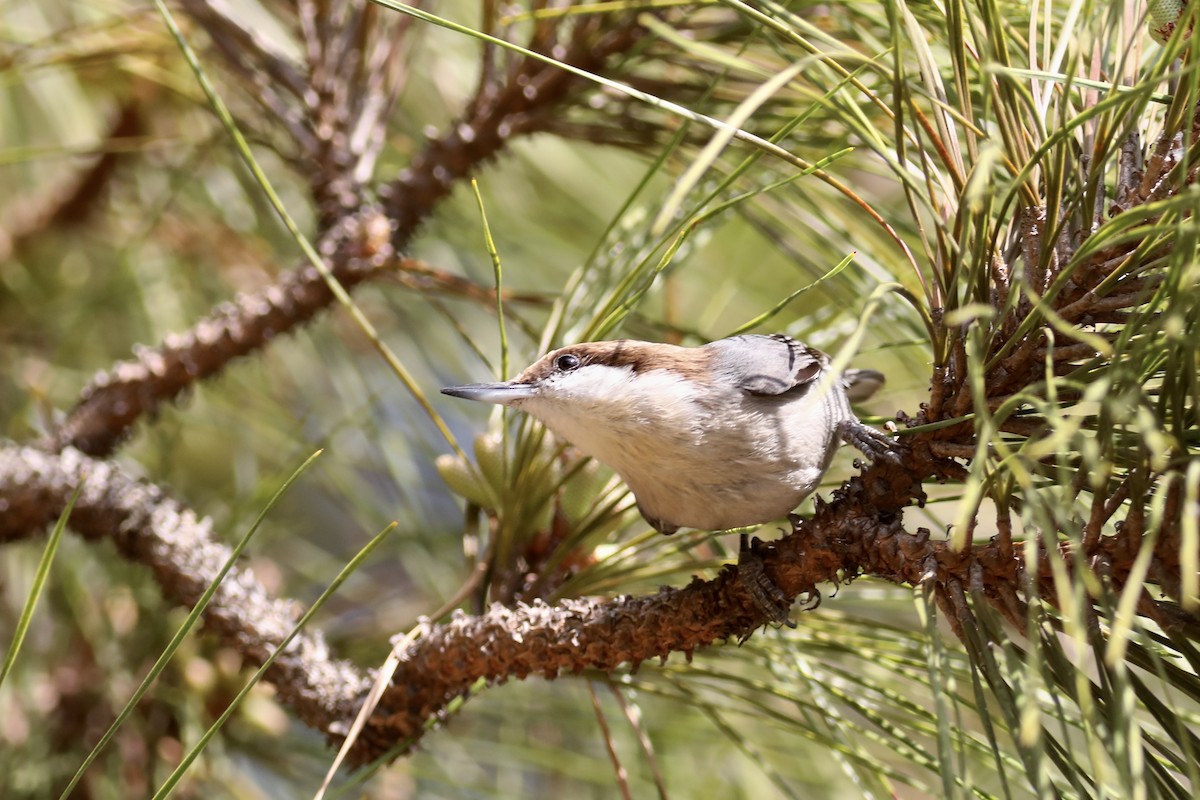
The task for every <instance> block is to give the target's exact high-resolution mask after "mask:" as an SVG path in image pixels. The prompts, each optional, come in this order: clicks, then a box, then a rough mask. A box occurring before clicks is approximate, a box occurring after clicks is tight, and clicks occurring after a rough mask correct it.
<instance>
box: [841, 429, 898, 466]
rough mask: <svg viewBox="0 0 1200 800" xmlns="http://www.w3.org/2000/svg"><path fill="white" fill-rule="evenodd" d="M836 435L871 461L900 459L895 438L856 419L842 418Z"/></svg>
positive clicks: (896, 460)
mask: <svg viewBox="0 0 1200 800" xmlns="http://www.w3.org/2000/svg"><path fill="white" fill-rule="evenodd" d="M838 435H839V436H841V437H842V441H844V442H845V443H846V444H849V445H853V446H854V447H855V448H857V449H858V451H859V452H861V453H862V454H863V455H865V456H866V457H867V458H869V459H871V460H872V461H891V462H899V461H900V454H899V453H898V452H897V450H896V440H895V439H893V438H891V437H890V436H888V435H887V434H886V433H883V432H882V431H877V430H875V429H874V428H872V427H871V426H869V425H864V424H863V423H862V422H860V421H858V420H857V419H846V420H842V421H841V422H840V423H839V424H838Z"/></svg>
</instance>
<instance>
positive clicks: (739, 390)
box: [442, 335, 891, 621]
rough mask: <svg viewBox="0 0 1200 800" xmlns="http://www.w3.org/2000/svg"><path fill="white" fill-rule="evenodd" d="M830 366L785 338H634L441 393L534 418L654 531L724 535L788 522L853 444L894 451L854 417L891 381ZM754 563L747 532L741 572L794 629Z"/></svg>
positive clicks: (570, 350) (578, 349)
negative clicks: (694, 341)
mask: <svg viewBox="0 0 1200 800" xmlns="http://www.w3.org/2000/svg"><path fill="white" fill-rule="evenodd" d="M829 366H830V364H829V357H828V356H826V355H825V354H824V353H822V352H821V351H819V350H816V349H814V348H811V347H808V346H806V345H804V344H803V343H801V342H798V341H796V340H795V339H792V338H790V337H788V336H782V335H774V336H758V335H747V336H734V337H731V338H729V339H720V340H718V341H715V342H711V343H709V344H706V345H703V346H701V347H677V346H675V345H669V344H655V343H651V342H640V341H634V340H629V339H624V340H619V341H610V342H590V343H585V344H576V345H571V346H569V347H563V348H560V349H558V350H555V351H553V352H551V353H548V354H546V355H545V356H542V358H540V359H538V361H537V362H536V363H534V364H533V365H532V366H531V367H529V368H528V369H526V370H525V371H524V372H522V373H521V374H520V375H518V376H517V377H516V378H514V379H513V380H511V381H505V382H503V383H481V384H471V385H467V386H451V387H447V388H445V389H443V390H442V391H443V392H444V393H445V394H448V395H452V396H454V397H464V398H467V399H468V400H480V401H483V402H485V403H498V404H500V405H505V406H511V407H512V408H516V409H520V410H521V411H525V412H527V413H529V414H532V415H533V416H534V417H536V418H537V419H539V420H541V421H542V423H544V424H545V425H546V427H547V428H549V429H550V430H551V431H553V432H554V433H555V434H556V435H557V436H559V437H561V438H562V439H565V440H566V441H568V442H571V443H572V444H574V445H575V446H576V447H577V448H579V449H580V450H581V451H583V452H584V453H586V454H587V455H590V456H592V457H593V458H595V459H596V460H598V461H600V462H602V463H604V464H607V465H608V466H610V467H612V468H613V469H614V470H615V471H616V472H617V474H618V475H620V476H621V478H622V479H623V480H624V481H625V483H626V484H628V486H629V488H630V490H632V492H633V495H634V498H635V499H636V500H637V505H638V510H639V511H641V512H642V516H643V517H645V518H646V521H647V522H649V523H650V524H651V525H652V526H653V527H654V528H655V529H657V530H659V531H661V532H663V533H674V532H675V531H676V530H678V529H679V528H697V529H700V530H713V531H722V530H728V529H730V528H742V527H747V526H751V525H758V524H761V523H765V522H770V521H771V520H776V519H781V518H783V517H784V516H785V515H787V514H788V513H789V512H791V511H792V510H793V509H795V508H796V506H798V505H799V504H800V501H802V500H803V499H804V498H805V497H807V496H808V495H809V494H810V493H811V492H812V491H813V490H814V489H815V488H816V487H817V484H818V483H819V482H820V480H821V477H822V475H824V473H825V470H826V468H827V467H828V466H829V462H830V461H831V460H832V459H833V454H834V452H835V451H836V450H837V447H838V445H839V444H840V443H841V442H842V441H846V442H849V443H851V444H854V445H855V446H856V447H858V448H859V449H860V450H862V451H863V452H864V453H866V454H867V455H869V456H872V457H874V456H878V455H881V454H885V453H887V452H888V451H889V447H890V444H891V440H890V439H888V438H887V437H885V436H884V435H883V434H882V433H880V432H878V431H876V430H874V429H873V428H869V427H867V426H866V425H864V424H863V423H862V422H860V421H859V420H858V418H857V417H856V416H855V415H854V412H852V411H851V410H850V401H851V400H863V399H866V398H867V397H869V396H870V395H871V394H873V393H874V392H875V390H876V389H878V388H879V387H880V386H881V385H882V384H883V375H881V374H880V373H878V372H875V371H873V370H848V371H846V372H845V373H843V374H842V375H841V376H837V377H832V376H829ZM827 377H829V379H826V378H827ZM751 558H754V557H753V556H752V555H751V554H750V551H749V547H748V543H747V541H746V537H745V535H743V537H742V556H741V558H740V559H739V563H741V564H743V565H745V566H746V567H747V568H746V569H745V570H740V571H739V575H740V576H741V577H742V579H743V582H744V583H747V588H748V589H750V590H751V593H752V594H753V595H754V596H755V599H756V600H758V601H759V604H760V605H762V606H764V609H763V610H764V611H766V612H767V613H768V615H770V616H771V617H772V618H773V619H776V620H778V621H786V620H787V600H786V598H783V597H782V593H780V592H779V590H778V589H777V588H775V587H774V585H773V584H770V582H769V581H766V579H765V576H763V575H762V574H761V572H762V569H761V567H762V565H761V561H759V562H758V563H757V564H749V563H747V561H748V560H749V559H751ZM780 606H782V608H781V607H780Z"/></svg>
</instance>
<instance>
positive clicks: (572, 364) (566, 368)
mask: <svg viewBox="0 0 1200 800" xmlns="http://www.w3.org/2000/svg"><path fill="white" fill-rule="evenodd" d="M554 366H555V367H556V368H557V369H558V371H559V372H570V371H571V370H573V369H575V368H576V367H578V366H579V356H577V355H573V354H571V353H563V354H562V355H561V356H559V357H558V358H556V359H554Z"/></svg>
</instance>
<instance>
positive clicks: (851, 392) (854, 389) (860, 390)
mask: <svg viewBox="0 0 1200 800" xmlns="http://www.w3.org/2000/svg"><path fill="white" fill-rule="evenodd" d="M883 384H884V377H883V373H882V372H876V371H875V370H873V369H848V370H846V371H845V372H843V373H842V385H843V386H845V387H846V396H847V397H849V398H850V402H852V403H861V402H862V401H864V400H867V399H869V398H870V397H871V395H873V394H875V392H877V391H879V387H881V386H883Z"/></svg>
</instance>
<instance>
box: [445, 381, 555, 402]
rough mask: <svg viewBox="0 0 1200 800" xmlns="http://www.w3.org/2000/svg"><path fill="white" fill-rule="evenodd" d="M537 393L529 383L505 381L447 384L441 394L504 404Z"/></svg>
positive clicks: (534, 387) (535, 388) (525, 398)
mask: <svg viewBox="0 0 1200 800" xmlns="http://www.w3.org/2000/svg"><path fill="white" fill-rule="evenodd" d="M536 393H537V387H536V386H535V385H533V384H529V383H517V382H516V381H505V382H504V383H468V384H467V385H466V386H447V387H446V388H445V389H442V394H448V395H450V396H451V397H462V398H465V399H467V400H478V401H479V402H481V403H496V404H497V405H502V406H506V405H509V404H510V403H512V402H514V401H516V400H527V399H529V398H530V397H533V396H534V395H535V394H536Z"/></svg>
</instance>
